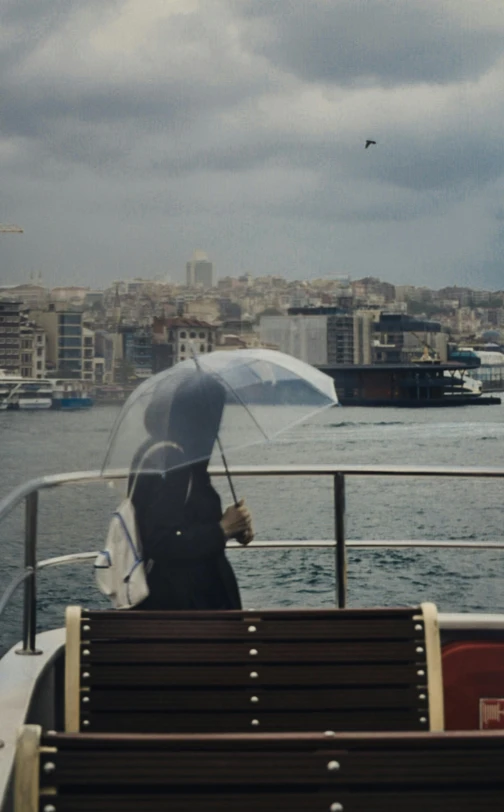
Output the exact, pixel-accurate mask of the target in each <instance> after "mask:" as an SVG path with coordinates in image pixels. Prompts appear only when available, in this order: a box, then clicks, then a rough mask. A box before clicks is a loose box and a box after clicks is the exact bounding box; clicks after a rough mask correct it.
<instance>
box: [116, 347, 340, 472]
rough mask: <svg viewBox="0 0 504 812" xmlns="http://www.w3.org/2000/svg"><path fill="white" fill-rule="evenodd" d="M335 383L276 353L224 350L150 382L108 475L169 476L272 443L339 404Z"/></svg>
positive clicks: (119, 427)
mask: <svg viewBox="0 0 504 812" xmlns="http://www.w3.org/2000/svg"><path fill="white" fill-rule="evenodd" d="M337 402H338V400H337V396H336V392H335V389H334V381H333V379H332V378H330V377H329V376H328V375H325V374H324V373H323V372H320V371H319V370H317V369H315V368H314V367H312V366H310V365H309V364H305V363H304V362H303V361H298V360H297V359H296V358H293V357H291V356H290V355H285V354H284V353H281V352H276V351H274V350H263V349H258V350H235V351H216V352H212V353H208V354H207V355H203V356H199V357H198V358H196V359H191V360H188V361H183V362H181V363H179V364H176V365H175V366H174V367H171V368H170V369H167V370H165V371H164V372H160V373H158V374H157V375H154V376H153V377H152V378H149V379H148V380H146V381H145V382H144V383H142V384H141V385H140V386H139V387H138V388H137V389H135V391H134V392H133V393H132V394H131V395H130V397H129V398H128V400H127V401H126V403H125V404H124V406H123V408H122V410H121V413H120V415H119V417H118V419H117V422H116V425H115V427H114V429H113V431H112V434H111V438H110V441H109V445H108V448H107V452H106V456H105V461H104V464H103V469H102V473H107V474H110V473H113V472H114V471H117V470H121V469H124V468H128V469H130V470H131V471H132V472H135V471H139V470H142V471H144V472H145V471H148V472H155V473H165V472H167V471H169V470H172V469H174V468H178V467H181V466H185V465H191V464H194V463H196V462H201V461H204V460H205V461H208V460H209V459H210V457H211V455H212V450H213V447H214V444H215V441H216V440H218V441H219V443H220V447H221V451H222V450H225V451H226V452H227V451H230V450H233V449H239V448H245V447H247V446H250V445H253V444H255V443H260V442H267V441H268V440H271V439H273V438H274V437H275V436H277V435H278V434H279V433H280V432H282V431H285V430H286V429H288V428H291V427H292V426H294V425H296V424H297V423H301V422H304V421H305V420H307V419H308V418H310V417H311V416H312V415H314V414H315V413H317V412H319V411H320V410H321V409H325V408H328V407H329V406H333V405H335V404H337Z"/></svg>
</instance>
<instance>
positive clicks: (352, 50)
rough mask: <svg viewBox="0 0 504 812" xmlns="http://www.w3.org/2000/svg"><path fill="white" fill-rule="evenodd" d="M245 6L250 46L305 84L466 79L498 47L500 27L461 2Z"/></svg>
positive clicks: (291, 0)
mask: <svg viewBox="0 0 504 812" xmlns="http://www.w3.org/2000/svg"><path fill="white" fill-rule="evenodd" d="M245 7H246V11H247V15H248V18H249V20H250V21H251V25H250V30H249V37H250V41H251V42H252V43H253V44H254V46H255V47H258V48H260V49H261V51H262V53H264V54H265V55H266V56H267V57H268V59H270V60H271V61H272V62H273V63H274V64H277V65H279V66H281V67H283V68H284V69H286V70H289V71H292V72H293V73H294V74H295V75H296V76H299V77H300V78H302V79H306V80H308V81H312V82H319V81H322V82H330V83H338V84H342V83H343V84H356V83H358V82H366V81H377V82H380V83H384V84H388V85H394V84H404V83H412V82H428V83H430V82H432V83H434V84H438V83H443V82H458V81H466V80H471V79H474V78H477V77H478V76H481V75H482V74H483V73H484V72H485V71H486V70H488V69H489V68H490V67H491V66H492V65H493V64H494V62H495V61H496V60H497V59H498V58H499V57H500V56H501V54H502V48H503V42H504V34H503V30H502V21H501V27H500V29H499V28H494V27H493V26H492V25H491V22H492V19H493V17H492V18H491V19H490V20H489V23H488V24H487V25H485V24H484V23H485V15H486V11H485V6H484V5H482V4H481V3H480V4H479V6H478V9H476V4H475V3H473V2H472V1H471V2H465V0H459V2H458V4H457V5H456V6H455V4H453V3H440V2H439V0H423V2H400V3H398V2H396V0H372V2H366V1H365V0H337V2H326V0H312V2H310V3H301V2H297V1H296V0H285V2H283V3H276V4H275V3H271V2H269V0H248V2H247V3H246V4H245ZM468 22H469V25H468ZM482 23H483V24H482ZM471 24H472V25H471Z"/></svg>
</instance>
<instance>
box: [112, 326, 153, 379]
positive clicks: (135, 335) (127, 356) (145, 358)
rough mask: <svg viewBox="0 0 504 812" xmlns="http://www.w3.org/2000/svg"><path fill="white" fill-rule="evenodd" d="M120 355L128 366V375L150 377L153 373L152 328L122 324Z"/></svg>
mask: <svg viewBox="0 0 504 812" xmlns="http://www.w3.org/2000/svg"><path fill="white" fill-rule="evenodd" d="M119 334H120V336H121V339H122V341H121V344H122V347H121V350H122V352H121V354H120V357H121V359H122V361H123V362H125V363H126V365H127V367H128V371H129V374H128V377H131V378H148V377H149V376H150V375H152V330H151V329H150V328H147V327H141V326H139V325H128V324H122V325H121V326H120V327H119Z"/></svg>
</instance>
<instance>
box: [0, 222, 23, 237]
mask: <svg viewBox="0 0 504 812" xmlns="http://www.w3.org/2000/svg"><path fill="white" fill-rule="evenodd" d="M23 233H24V232H23V229H22V228H21V227H20V226H12V225H2V223H0V234H23Z"/></svg>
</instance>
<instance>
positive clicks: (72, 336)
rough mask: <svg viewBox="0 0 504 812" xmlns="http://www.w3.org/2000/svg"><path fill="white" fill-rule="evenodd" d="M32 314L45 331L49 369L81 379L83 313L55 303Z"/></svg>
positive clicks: (63, 304) (65, 376)
mask: <svg viewBox="0 0 504 812" xmlns="http://www.w3.org/2000/svg"><path fill="white" fill-rule="evenodd" d="M30 316H31V318H32V319H33V320H34V321H35V322H36V324H38V325H39V326H40V327H42V328H43V329H44V330H45V333H46V336H47V343H46V359H47V366H48V368H49V367H51V369H52V371H53V372H54V373H55V374H56V376H57V377H59V378H82V374H83V349H84V344H83V325H82V312H79V311H77V310H71V309H70V308H69V307H68V305H67V304H66V303H65V302H62V303H57V302H52V303H51V304H50V305H49V307H48V309H47V310H34V311H31V313H30ZM88 360H89V359H88Z"/></svg>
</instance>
